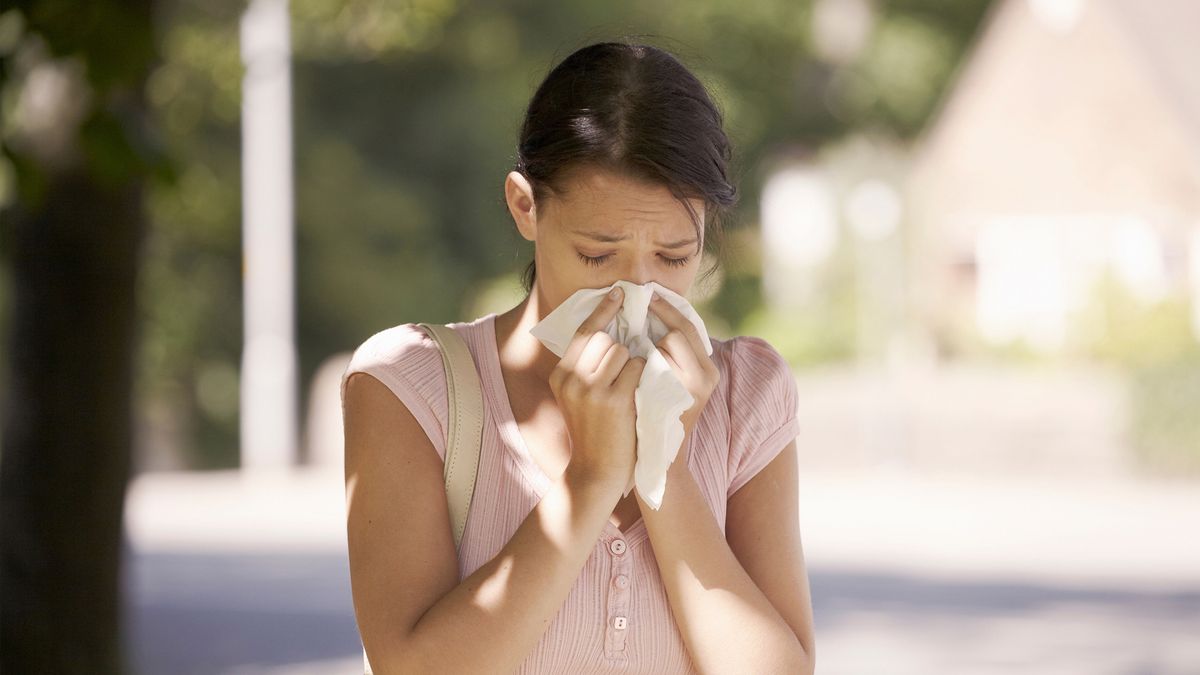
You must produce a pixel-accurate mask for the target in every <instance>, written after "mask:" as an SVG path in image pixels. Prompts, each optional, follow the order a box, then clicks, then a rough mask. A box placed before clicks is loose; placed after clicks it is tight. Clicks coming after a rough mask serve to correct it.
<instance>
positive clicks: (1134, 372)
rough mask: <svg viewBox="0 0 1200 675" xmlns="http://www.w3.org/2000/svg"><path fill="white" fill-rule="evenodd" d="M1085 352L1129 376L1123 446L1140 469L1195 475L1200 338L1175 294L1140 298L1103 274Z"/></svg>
mask: <svg viewBox="0 0 1200 675" xmlns="http://www.w3.org/2000/svg"><path fill="white" fill-rule="evenodd" d="M1095 298H1096V300H1095V302H1093V303H1092V305H1091V310H1092V312H1091V315H1090V317H1089V319H1090V324H1089V325H1090V326H1091V328H1092V330H1090V331H1089V333H1088V334H1089V335H1092V336H1094V337H1093V339H1092V340H1091V341H1090V342H1089V343H1088V345H1087V347H1086V349H1087V352H1088V354H1089V355H1090V356H1092V357H1093V358H1096V359H1099V360H1101V361H1103V362H1106V363H1111V364H1113V365H1116V366H1118V367H1121V368H1122V369H1124V370H1125V371H1126V372H1128V373H1129V376H1130V399H1129V400H1130V405H1131V410H1130V413H1131V414H1130V429H1129V432H1130V434H1131V438H1130V443H1131V445H1132V447H1133V450H1134V453H1135V455H1136V456H1137V458H1138V460H1139V461H1140V462H1141V464H1142V466H1143V467H1144V468H1146V469H1147V470H1149V471H1151V472H1154V473H1161V474H1164V475H1181V474H1189V473H1190V474H1193V475H1200V416H1198V415H1197V414H1196V411H1198V410H1200V342H1198V341H1197V340H1196V336H1195V334H1194V333H1193V331H1192V326H1191V306H1190V303H1189V300H1188V298H1186V297H1185V296H1183V295H1182V294H1178V295H1169V296H1167V297H1165V298H1163V299H1161V300H1158V301H1153V302H1146V301H1144V300H1140V299H1138V298H1137V297H1135V296H1133V295H1132V294H1130V293H1129V292H1128V291H1127V290H1125V289H1124V288H1123V287H1122V286H1121V284H1120V283H1119V282H1118V281H1117V280H1115V279H1113V278H1112V277H1111V276H1105V277H1104V278H1103V279H1102V280H1101V281H1100V283H1099V284H1097V288H1096V292H1095Z"/></svg>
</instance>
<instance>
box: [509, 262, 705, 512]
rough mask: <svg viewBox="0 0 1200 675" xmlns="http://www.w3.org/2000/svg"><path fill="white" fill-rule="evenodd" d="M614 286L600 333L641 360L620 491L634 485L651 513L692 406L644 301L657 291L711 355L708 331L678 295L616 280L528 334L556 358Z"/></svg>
mask: <svg viewBox="0 0 1200 675" xmlns="http://www.w3.org/2000/svg"><path fill="white" fill-rule="evenodd" d="M614 286H620V287H621V289H622V290H624V291H625V297H624V301H623V303H622V305H621V309H619V310H617V315H616V316H615V317H614V318H613V319H612V321H610V322H609V324H608V325H607V326H606V327H605V328H604V332H606V333H608V334H609V335H610V336H611V337H612V338H613V340H614V341H616V342H620V343H622V344H624V345H625V346H626V347H628V348H629V353H630V356H631V357H633V356H641V357H643V358H645V359H646V366H645V368H643V369H642V376H641V379H640V380H638V386H637V390H636V391H635V392H634V407H635V409H636V411H637V422H636V425H635V426H636V431H637V463H636V464H635V465H634V469H633V478H632V479H631V480H630V482H629V485H628V486H626V488H625V495H626V496H628V495H629V491H630V490H631V489H633V488H634V487H635V486H636V487H637V490H638V494H640V495H641V496H642V499H644V500H645V501H646V503H647V504H649V505H650V506H651V507H652V508H653V509H654V510H656V511H657V510H658V508H659V507H660V506H662V499H663V493H664V492H665V491H666V485H667V468H668V467H669V466H670V465H671V462H672V461H674V460H675V455H676V454H678V451H679V446H680V445H681V444H682V443H683V422H681V421H680V419H679V418H680V416H681V415H683V413H684V412H686V411H687V409H688V408H690V407H692V404H693V403H694V402H695V399H694V398H692V395H691V394H690V393H688V390H687V388H686V387H685V386H684V384H683V382H682V381H680V379H679V377H678V376H676V375H675V371H674V370H673V369H672V368H671V364H669V363H667V360H666V357H664V356H663V354H662V352H660V351H659V350H658V348H657V347H655V346H654V344H655V343H656V342H658V341H659V340H661V339H662V337H663V336H664V335H666V334H667V333H668V332H669V331H670V328H669V327H668V326H667V325H666V324H664V323H663V322H662V320H661V319H659V318H658V316H656V315H655V314H653V313H652V312H651V311H650V299H651V298H652V297H653V294H654V293H656V292H657V293H658V295H660V296H662V297H663V298H665V299H666V300H667V301H668V302H670V303H671V304H672V305H674V306H675V308H676V309H678V310H679V311H680V312H681V313H682V314H683V315H684V316H685V317H687V319H688V320H689V321H691V322H692V323H693V324H694V325H695V326H696V329H697V330H699V331H700V338H701V342H702V343H703V344H704V351H705V353H707V354H710V355H711V354H712V344H710V343H709V340H708V331H707V330H706V329H705V327H704V321H703V320H701V319H700V315H699V314H697V313H696V310H695V309H693V308H692V305H691V303H689V302H688V301H687V300H685V299H684V298H683V296H681V295H679V294H678V293H676V292H675V291H672V290H671V289H669V288H667V287H665V286H662V285H660V284H658V283H656V282H653V281H650V282H647V283H645V284H644V285H641V286H639V285H637V284H634V283H632V282H629V281H625V280H620V281H617V282H616V283H614V284H613V285H612V286H608V287H606V288H584V289H580V290H578V291H576V292H575V293H574V294H572V295H571V297H569V298H567V299H566V300H564V301H563V303H562V304H561V305H559V306H558V307H556V308H555V309H554V310H553V311H552V312H550V313H549V314H548V315H546V318H544V319H542V320H541V321H539V322H538V323H537V325H535V326H534V327H533V328H531V329H529V332H530V334H532V335H533V336H534V337H536V338H537V339H538V340H541V342H542V344H544V345H546V348H547V349H549V350H550V351H552V352H554V353H555V354H556V355H557V356H562V355H563V354H564V353H566V351H567V345H569V344H570V343H571V339H572V338H573V337H574V336H575V331H576V330H578V328H579V325H580V324H582V323H583V321H584V319H586V318H587V317H588V316H590V315H591V313H592V311H593V310H595V309H596V306H597V305H599V304H600V302H601V301H602V300H603V299H604V296H605V295H607V294H608V292H609V291H610V290H612V288H613V287H614Z"/></svg>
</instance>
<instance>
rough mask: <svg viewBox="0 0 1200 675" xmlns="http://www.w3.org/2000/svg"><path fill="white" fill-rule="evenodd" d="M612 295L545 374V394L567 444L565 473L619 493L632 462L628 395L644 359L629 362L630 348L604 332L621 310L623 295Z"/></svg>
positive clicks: (634, 436) (634, 454) (633, 438)
mask: <svg viewBox="0 0 1200 675" xmlns="http://www.w3.org/2000/svg"><path fill="white" fill-rule="evenodd" d="M617 291H618V295H617V297H616V298H613V297H612V296H611V295H608V296H605V298H604V300H603V301H601V302H600V304H599V305H597V306H596V309H595V310H594V311H593V312H592V313H591V315H590V316H588V318H587V319H585V320H584V321H583V323H581V324H580V325H579V328H578V329H577V330H576V331H575V337H573V338H571V342H570V344H568V345H567V350H566V352H564V353H563V356H562V359H561V360H560V361H559V362H558V365H557V366H555V368H554V370H553V372H551V373H550V389H551V390H552V391H553V392H554V398H555V399H557V400H558V407H559V410H561V411H562V415H563V418H564V420H565V421H566V426H567V433H568V434H569V436H570V439H571V460H570V463H569V464H568V466H567V471H570V472H574V473H576V474H577V475H579V476H582V477H584V478H585V480H589V481H602V482H612V483H614V484H617V483H619V484H620V487H621V489H622V490H624V488H625V486H626V485H628V484H629V480H630V478H631V477H632V476H633V467H634V464H635V463H636V461H637V431H636V427H635V421H636V418H637V412H636V409H635V408H634V401H633V393H634V390H635V389H636V388H637V385H638V381H639V380H640V379H641V377H642V369H643V368H645V366H646V359H644V358H641V357H634V358H630V357H629V348H628V347H626V346H625V345H623V344H621V343H619V342H616V341H614V340H613V339H612V337H611V336H609V335H608V333H605V332H604V328H605V326H607V325H608V323H609V322H610V321H612V319H613V317H614V316H616V314H617V310H619V309H620V308H621V302H622V299H623V295H621V294H620V288H619V287H618V289H617Z"/></svg>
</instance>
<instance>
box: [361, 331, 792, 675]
mask: <svg viewBox="0 0 1200 675" xmlns="http://www.w3.org/2000/svg"><path fill="white" fill-rule="evenodd" d="M495 318H496V314H495V313H492V314H488V315H486V316H483V317H480V318H478V319H476V320H474V321H471V322H469V323H468V322H463V323H452V324H450V327H451V328H453V329H454V330H455V331H457V332H458V333H459V334H460V335H462V336H463V338H465V340H466V343H467V346H468V348H469V349H470V351H471V355H472V357H473V359H474V361H475V367H476V369H477V370H478V371H479V375H480V380H481V382H482V386H483V399H484V424H483V445H482V448H481V451H480V452H481V454H480V458H479V470H478V475H477V478H476V483H475V493H474V496H473V497H472V501H471V510H470V513H469V514H468V516H467V523H466V529H465V531H464V533H463V539H462V548H461V550H460V555H459V563H458V568H459V580H460V581H461V580H462V579H465V578H466V577H468V576H469V575H471V574H472V573H474V572H475V570H477V569H479V567H481V566H482V565H483V564H484V563H486V562H487V561H489V560H491V559H492V558H494V557H495V556H496V554H497V553H499V551H500V549H501V548H503V546H504V545H505V544H506V543H507V542H508V541H509V539H510V538H511V537H512V535H513V533H515V532H516V530H517V528H518V527H520V525H521V523H522V522H523V521H524V520H525V518H526V517H527V516H528V515H529V513H530V511H532V510H533V508H534V506H535V505H536V504H537V503H538V502H539V501H540V500H541V498H542V496H543V495H544V494H545V493H546V492H547V491H548V490H549V488H550V486H551V484H552V481H551V479H550V478H549V477H548V476H546V475H545V474H544V473H543V472H542V470H541V469H540V468H539V467H538V465H537V463H536V462H535V461H534V460H533V457H532V455H531V454H530V452H529V449H528V447H527V446H526V445H525V442H524V439H523V438H522V437H521V434H520V430H519V428H518V426H517V423H516V421H515V420H514V417H513V413H512V407H511V406H510V404H509V400H508V393H507V390H506V389H505V386H504V380H503V377H502V374H501V370H500V356H499V351H498V349H497V343H496V332H495ZM710 341H711V343H712V345H713V353H712V356H711V358H712V359H713V362H714V363H715V364H716V365H717V367H718V369H719V370H720V372H721V381H720V384H719V385H718V387H717V390H716V391H714V392H713V394H712V396H711V397H710V399H709V401H708V405H707V406H706V407H705V409H704V411H703V412H702V413H701V415H700V419H699V420H698V421H697V425H696V429H695V430H694V431H693V433H692V437H691V447H690V450H689V454H690V457H689V462H688V467H689V468H690V469H691V471H692V474H693V475H694V476H695V477H696V481H697V484H698V485H699V486H700V489H701V492H703V494H704V497H705V499H706V500H707V502H708V505H709V507H710V509H711V510H712V513H713V515H714V517H715V519H716V522H717V524H718V525H719V526H720V528H721V531H722V532H724V531H725V513H726V504H727V501H728V498H729V496H731V495H732V494H733V493H734V492H736V491H737V490H738V488H740V487H741V486H742V485H745V484H746V482H747V481H749V480H750V479H751V478H752V477H753V476H754V475H755V474H756V473H758V472H759V471H760V470H761V469H762V468H763V467H764V466H766V465H767V464H768V463H769V462H770V461H771V460H772V459H774V458H775V457H776V456H777V455H778V454H779V452H780V451H781V450H782V449H783V448H784V447H785V446H787V444H788V443H789V442H790V441H791V440H792V439H794V438H795V437H796V435H797V434H798V433H799V423H798V421H797V418H796V414H797V397H796V382H795V379H794V378H793V376H792V373H791V370H790V369H789V367H788V365H787V362H786V361H785V360H784V359H783V357H782V356H780V354H779V353H778V352H777V351H776V350H775V349H774V348H773V347H771V345H770V344H768V343H767V342H766V341H764V340H762V339H761V338H757V337H751V336H738V337H735V338H731V339H729V340H717V339H715V338H710ZM359 371H361V372H366V373H369V374H371V375H373V376H375V377H376V378H377V379H379V380H380V381H381V382H383V383H384V384H385V385H387V386H388V387H389V388H390V389H391V390H392V392H394V393H395V394H396V397H397V398H398V399H399V400H400V401H401V402H403V403H404V404H405V405H406V406H408V408H409V410H411V411H412V413H413V416H414V417H415V418H416V420H417V422H418V423H420V425H421V427H422V428H423V429H424V430H425V433H426V434H427V435H428V436H429V439H430V441H431V442H432V443H433V446H434V448H436V449H437V452H438V455H439V456H440V457H441V458H442V459H443V460H444V459H445V457H446V431H445V430H446V428H447V411H448V404H447V401H446V379H445V373H444V371H443V368H442V360H441V355H440V354H439V353H438V351H437V343H436V342H434V341H433V339H432V338H430V337H428V336H427V335H426V334H425V333H424V332H423V331H421V330H420V328H418V327H417V326H416V325H414V324H411V323H406V324H401V325H399V326H395V327H392V328H389V329H386V330H383V331H381V332H379V333H376V334H375V335H373V336H371V337H370V338H368V339H367V340H366V341H365V342H363V344H362V345H361V346H359V348H358V349H357V350H355V352H354V356H353V358H352V359H351V362H350V365H349V366H348V367H347V369H346V371H345V373H344V374H343V377H342V386H343V400H345V399H344V393H345V390H344V387H345V382H346V378H348V377H349V375H350V373H352V372H359ZM666 499H670V494H669V492H668V494H667V496H666ZM617 541H620V542H623V543H624V550H622V544H620V543H617V544H614V542H617ZM618 617H624V621H625V628H623V629H618V628H617V627H616V626H617V624H618V623H620V622H619V621H618ZM517 672H518V673H573V674H574V673H581V674H583V673H653V674H655V675H661V674H665V673H694V672H696V670H695V668H694V666H693V665H692V662H691V659H690V657H689V655H688V652H687V649H686V647H685V645H684V642H683V638H682V635H681V634H680V632H679V627H678V625H677V624H676V622H675V619H674V616H673V615H672V612H671V607H670V604H669V603H668V601H667V595H666V589H665V587H664V586H663V582H662V578H661V577H660V576H659V571H658V566H657V563H656V562H655V558H654V551H653V549H652V547H651V542H650V540H649V538H648V535H647V532H646V527H645V524H644V522H643V521H642V520H641V519H640V518H639V519H638V520H637V521H636V522H635V523H633V525H632V526H630V528H629V529H628V530H627V531H626V532H624V533H622V532H621V531H620V530H619V529H618V528H617V527H616V526H615V525H613V524H612V523H611V522H610V523H606V524H605V526H604V529H603V530H602V531H601V532H600V535H599V537H598V538H597V540H596V545H595V547H594V549H593V551H592V554H591V557H589V558H588V560H587V562H586V563H585V564H584V566H583V568H582V569H581V570H580V573H579V577H578V579H576V581H575V585H574V587H572V589H571V592H570V594H569V595H568V596H567V598H566V600H565V602H564V603H563V605H562V608H561V609H560V610H559V613H558V614H557V615H556V616H555V618H554V620H553V621H552V622H551V624H550V626H549V627H548V628H547V630H546V633H545V634H544V635H543V636H542V639H541V641H540V642H539V643H538V644H537V646H536V647H535V648H534V649H533V651H532V652H531V653H530V654H529V656H528V658H526V660H525V661H524V663H522V665H521V666H520V668H519V669H518V670H517Z"/></svg>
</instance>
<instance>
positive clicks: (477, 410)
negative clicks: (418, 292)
mask: <svg viewBox="0 0 1200 675" xmlns="http://www.w3.org/2000/svg"><path fill="white" fill-rule="evenodd" d="M418 325H419V326H421V327H422V328H424V329H425V330H426V331H427V332H428V333H429V335H430V336H431V337H432V338H433V339H434V340H436V341H437V342H438V346H439V347H441V350H440V351H441V354H442V365H443V366H445V368H446V396H447V399H448V403H449V420H450V424H449V429H448V430H447V435H448V436H449V438H448V439H447V445H446V462H445V479H446V500H447V503H448V505H449V507H450V523H451V525H452V526H453V532H454V546H455V548H456V549H457V548H458V547H459V545H460V543H461V542H462V535H463V529H464V528H465V527H466V524H467V512H468V511H469V510H470V508H471V495H472V493H473V492H474V490H475V475H476V473H477V472H478V469H479V445H480V443H481V442H482V440H483V392H482V390H481V389H480V387H479V372H478V371H477V370H476V369H475V361H474V359H472V358H471V352H470V350H469V349H467V343H466V342H465V341H464V340H463V338H462V336H461V335H459V334H458V333H457V332H455V330H454V329H453V328H450V327H449V326H445V325H442V324H429V323H421V324H418Z"/></svg>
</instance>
